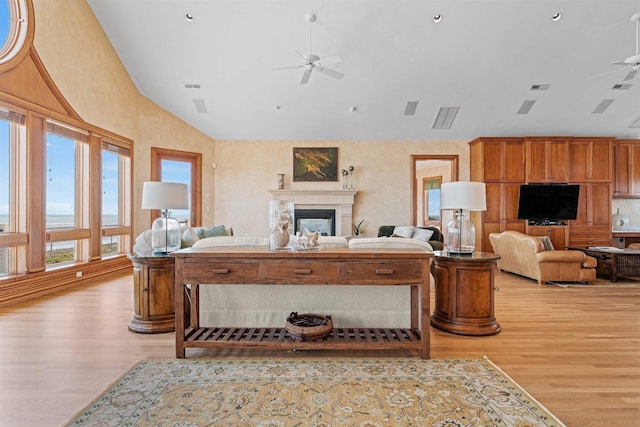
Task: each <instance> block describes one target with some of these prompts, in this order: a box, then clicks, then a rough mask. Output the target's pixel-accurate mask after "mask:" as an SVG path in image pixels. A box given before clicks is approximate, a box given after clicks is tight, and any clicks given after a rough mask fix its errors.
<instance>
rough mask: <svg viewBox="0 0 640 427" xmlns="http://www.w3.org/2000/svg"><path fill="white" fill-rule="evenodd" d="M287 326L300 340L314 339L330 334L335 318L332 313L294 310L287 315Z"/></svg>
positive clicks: (292, 334) (293, 335)
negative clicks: (311, 312)
mask: <svg viewBox="0 0 640 427" xmlns="http://www.w3.org/2000/svg"><path fill="white" fill-rule="evenodd" d="M285 328H286V329H287V331H288V332H289V334H290V335H291V336H292V337H293V338H295V339H297V340H298V341H312V340H318V339H321V338H324V337H326V336H327V335H329V334H330V333H331V331H332V330H333V320H331V316H330V315H322V314H298V313H296V312H293V313H291V314H290V315H289V317H287V323H286V325H285Z"/></svg>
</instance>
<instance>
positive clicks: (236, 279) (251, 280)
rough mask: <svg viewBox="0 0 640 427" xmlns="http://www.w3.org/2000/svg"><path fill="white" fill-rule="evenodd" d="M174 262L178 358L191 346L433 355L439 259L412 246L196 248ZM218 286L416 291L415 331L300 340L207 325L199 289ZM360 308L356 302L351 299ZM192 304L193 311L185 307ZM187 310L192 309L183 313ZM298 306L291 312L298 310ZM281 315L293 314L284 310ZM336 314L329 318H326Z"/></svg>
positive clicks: (349, 332) (341, 331) (343, 331)
mask: <svg viewBox="0 0 640 427" xmlns="http://www.w3.org/2000/svg"><path fill="white" fill-rule="evenodd" d="M171 256H172V257H174V258H175V271H176V275H175V302H176V306H175V312H176V357H178V358H184V357H185V348H188V347H194V348H195V347H210V348H215V347H244V348H252V347H253V348H255V347H270V348H283V349H299V350H302V349H329V350H356V349H361V350H362V349H365V350H376V349H386V350H388V349H414V350H418V352H419V354H420V356H421V357H422V358H423V359H428V358H429V342H430V341H429V333H430V329H429V328H430V326H429V281H430V270H431V262H432V259H433V254H432V253H430V252H424V251H420V250H411V249H406V250H405V249H392V250H386V249H366V250H365V249H363V250H357V249H320V250H312V251H300V252H288V251H275V252H271V251H269V250H266V249H248V248H190V249H185V250H181V251H178V252H173V253H172V254H171ZM216 284H219V285H220V284H225V285H229V284H231V285H239V286H241V285H243V284H286V285H299V286H304V285H328V286H331V285H350V286H351V285H352V286H361V285H379V286H410V287H411V293H410V294H411V301H410V304H411V305H410V307H411V327H410V328H335V329H333V331H332V333H331V334H329V336H327V337H325V338H322V339H319V340H314V341H299V340H297V339H296V338H295V337H293V336H291V335H290V334H289V333H288V331H287V330H286V328H285V323H284V321H283V325H282V327H281V328H258V327H255V328H251V327H248V328H247V327H234V326H216V327H201V326H200V324H199V323H200V322H199V317H198V311H199V310H198V293H199V287H200V286H215V285H216ZM353 303H354V304H357V303H358V302H357V301H354V302H353ZM185 305H190V307H185ZM185 308H188V309H187V310H186V311H185ZM293 309H295V307H292V310H291V311H294V310H293ZM283 314H284V316H283V318H286V315H288V314H289V313H283ZM326 314H330V313H326Z"/></svg>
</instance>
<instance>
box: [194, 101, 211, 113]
mask: <svg viewBox="0 0 640 427" xmlns="http://www.w3.org/2000/svg"><path fill="white" fill-rule="evenodd" d="M193 104H194V105H195V106H196V111H197V112H198V113H208V112H209V111H208V110H207V105H206V104H205V103H204V99H194V100H193Z"/></svg>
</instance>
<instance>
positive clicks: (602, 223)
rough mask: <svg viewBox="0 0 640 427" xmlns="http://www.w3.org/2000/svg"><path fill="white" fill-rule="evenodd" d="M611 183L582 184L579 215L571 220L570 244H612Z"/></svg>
mask: <svg viewBox="0 0 640 427" xmlns="http://www.w3.org/2000/svg"><path fill="white" fill-rule="evenodd" d="M612 188H613V185H612V184H611V183H596V184H581V185H580V197H579V198H578V216H577V218H576V219H575V220H572V221H569V245H571V246H609V245H610V244H611V199H612Z"/></svg>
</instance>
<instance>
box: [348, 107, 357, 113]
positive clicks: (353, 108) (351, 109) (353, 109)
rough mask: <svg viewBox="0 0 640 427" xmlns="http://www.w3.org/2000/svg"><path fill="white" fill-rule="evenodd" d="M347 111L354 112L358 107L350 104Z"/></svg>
mask: <svg viewBox="0 0 640 427" xmlns="http://www.w3.org/2000/svg"><path fill="white" fill-rule="evenodd" d="M349 111H351V112H352V113H355V112H356V111H358V107H357V106H355V105H352V106H351V108H349Z"/></svg>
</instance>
